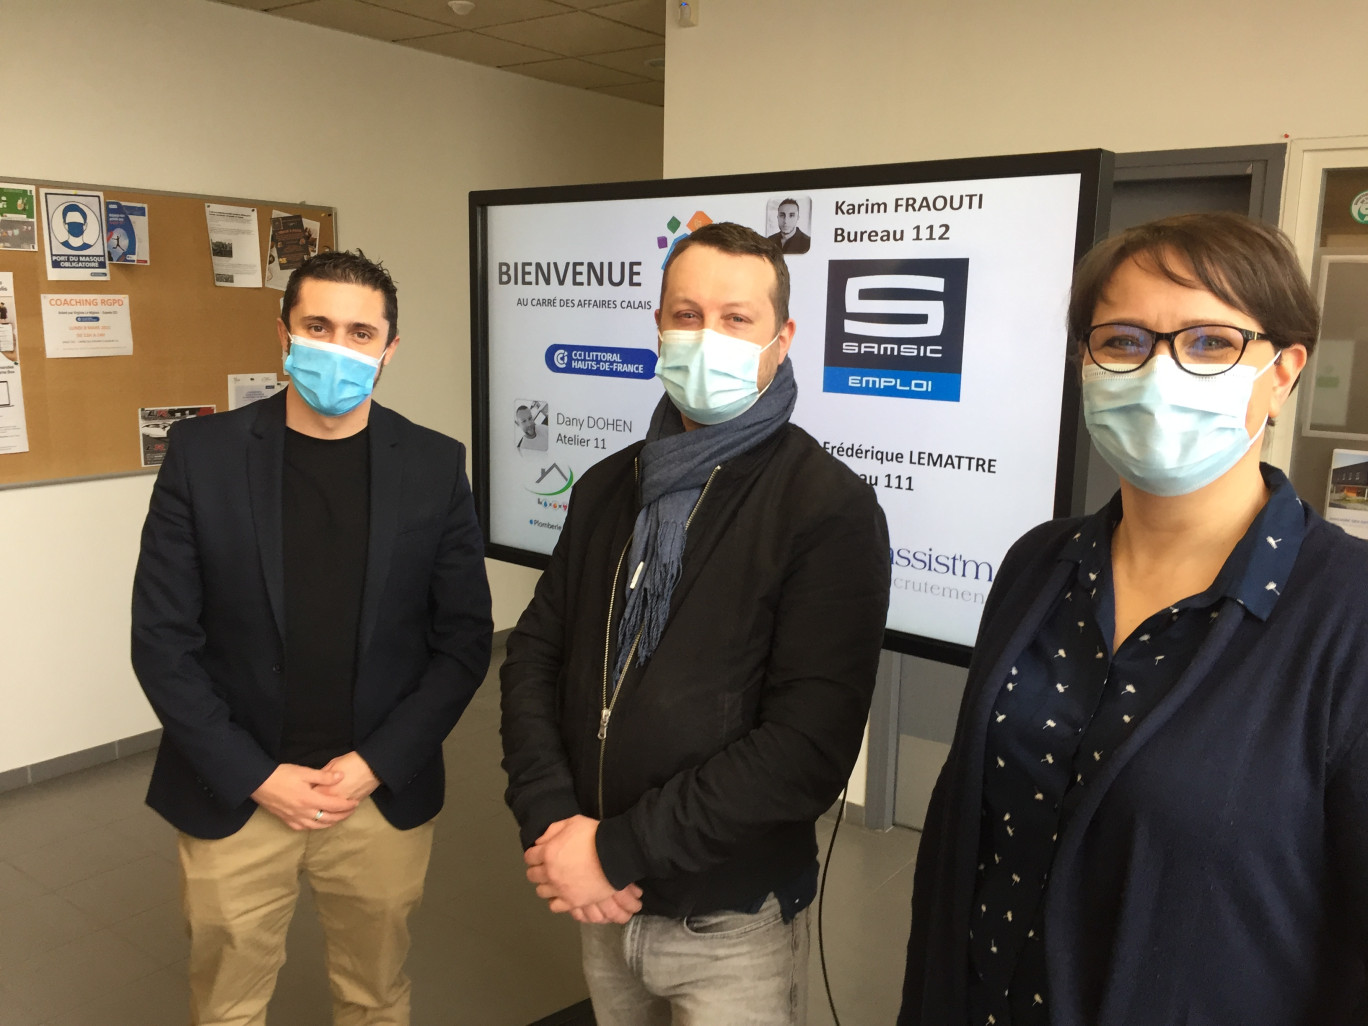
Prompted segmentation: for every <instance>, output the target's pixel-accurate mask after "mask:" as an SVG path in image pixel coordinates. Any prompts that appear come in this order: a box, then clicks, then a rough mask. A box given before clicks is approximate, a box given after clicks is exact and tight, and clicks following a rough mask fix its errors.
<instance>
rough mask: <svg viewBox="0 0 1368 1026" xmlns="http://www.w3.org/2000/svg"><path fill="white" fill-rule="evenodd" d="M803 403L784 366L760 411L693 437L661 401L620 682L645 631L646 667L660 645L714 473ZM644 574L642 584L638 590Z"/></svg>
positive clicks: (621, 632)
mask: <svg viewBox="0 0 1368 1026" xmlns="http://www.w3.org/2000/svg"><path fill="white" fill-rule="evenodd" d="M797 399H798V385H797V383H796V382H795V381H794V380H793V366H792V361H790V360H785V361H784V362H783V363H781V364H780V365H779V370H778V371H777V372H776V373H775V375H774V380H773V381H772V382H770V385H769V387H768V388H767V389H765V392H764V394H763V395H762V396H760V398H759V399H757V400H756V402H755V405H754V406H752V407H751V408H750V409H749V410H747V411H746V412H745V413H743V414H741V415H740V416H738V417H735V418H733V419H732V420H728V421H724V422H723V423H721V424H712V425H707V426H702V427H699V428H696V429H695V430H693V431H685V430H684V422H683V420H682V419H681V418H680V416H679V411H678V410H677V409H675V406H674V403H672V402H670V397H669V396H668V395H663V396H661V397H660V403H659V404H658V405H657V406H656V408H655V413H653V414H652V415H651V427H650V429H649V430H648V431H647V432H646V445H645V446H644V447H643V448H642V450H641V456H640V460H641V512H640V513H638V514H637V519H636V527H635V529H634V534H633V537H632V546H631V551H630V552H629V553H628V559H627V563H626V566H625V568H624V569H625V571H626V573H627V575H628V576H627V584H628V592H627V606H626V608H625V609H624V610H623V612H622V625H621V626H620V627H619V628H618V645H617V658H616V660H615V667H614V671H613V680H614V682H616V681H619V680H621V679H622V671H623V668H624V666H625V665H626V663H627V656H628V653H629V652H630V651H631V648H632V642H633V641H634V640H635V638H636V636H637V631H638V630H639V631H640V632H641V641H640V643H639V644H638V645H637V665H639V666H640V665H644V664H645V662H646V660H648V659H649V658H650V657H651V655H652V653H654V652H655V650H656V646H657V645H658V644H660V636H661V634H662V633H663V632H664V630H665V621H666V619H667V618H668V617H669V613H670V596H671V595H672V594H673V593H674V587H675V583H676V582H677V581H678V580H679V568H680V565H681V564H682V562H683V559H684V530H685V527H686V526H687V524H688V520H689V515H690V514H691V513H692V512H693V509H694V504H695V503H696V502H697V501H698V498H699V496H700V495H701V494H702V493H703V486H704V484H706V483H707V480H708V478H709V476H710V475H711V474H712V472H713V468H714V467H717V466H720V465H721V464H723V463H726V462H727V461H728V460H730V459H733V458H734V457H736V456H739V455H741V454H742V453H743V452H747V451H748V450H750V449H753V448H755V447H756V446H757V445H759V444H760V443H761V442H763V441H764V440H765V439H766V438H768V437H769V436H770V435H772V434H774V432H776V431H778V430H779V429H780V428H781V427H783V426H784V425H785V424H787V423H788V421H789V417H791V416H792V415H793V405H794V403H795V402H796V401H797ZM638 567H642V569H641V573H640V577H639V578H637V580H636V586H635V587H631V584H632V581H633V578H634V577H636V575H637V568H638ZM614 686H616V684H615V685H614Z"/></svg>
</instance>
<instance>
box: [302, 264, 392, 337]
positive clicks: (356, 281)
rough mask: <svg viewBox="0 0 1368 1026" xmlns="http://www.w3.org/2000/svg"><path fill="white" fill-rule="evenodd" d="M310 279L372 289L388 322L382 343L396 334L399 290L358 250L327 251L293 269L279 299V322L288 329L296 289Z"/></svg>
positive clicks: (387, 275) (379, 265)
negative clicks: (382, 299)
mask: <svg viewBox="0 0 1368 1026" xmlns="http://www.w3.org/2000/svg"><path fill="white" fill-rule="evenodd" d="M310 278H313V279H315V280H316V281H340V282H343V283H345V284H347V285H362V286H364V287H365V288H368V289H375V291H376V292H379V293H380V294H381V295H382V296H384V297H385V320H386V321H387V322H388V323H389V337H388V338H386V339H385V344H386V345H388V344H389V343H391V342H393V341H394V336H395V335H397V334H399V289H398V288H397V287H396V286H395V284H394V279H393V278H391V277H390V273H389V271H387V270H385V268H384V266H383V265H382V264H379V263H376V262H375V261H372V260H369V259H367V257H366V254H365V253H364V252H362V251H361V250H359V249H358V250H357V251H356V252H355V253H353V252H352V251H351V250H347V249H330V250H327V251H325V252H323V253H318V254H316V255H315V256H311V257H309V259H308V260H305V261H304V262H303V263H302V264H300V265H299V266H298V267H296V268H295V269H294V273H292V274H291V275H290V280H289V282H287V283H286V285H285V295H284V296H282V297H281V300H280V319H281V320H282V321H284V322H285V327H287V328H288V327H289V326H290V311H291V310H293V309H294V305H295V303H296V302H297V301H298V300H299V286H300V285H301V284H302V283H304V282H306V281H308V280H309V279H310Z"/></svg>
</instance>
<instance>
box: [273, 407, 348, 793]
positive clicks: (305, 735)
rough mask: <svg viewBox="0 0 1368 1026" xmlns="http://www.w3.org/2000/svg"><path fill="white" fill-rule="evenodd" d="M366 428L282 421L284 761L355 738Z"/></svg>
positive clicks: (327, 752) (320, 757)
mask: <svg viewBox="0 0 1368 1026" xmlns="http://www.w3.org/2000/svg"><path fill="white" fill-rule="evenodd" d="M369 442H370V430H369V429H368V428H367V429H363V430H362V431H360V432H359V433H357V434H355V435H352V436H351V437H349V438H340V439H336V440H333V439H322V438H313V437H310V436H309V435H303V434H300V433H299V432H298V431H294V430H291V429H288V428H287V429H286V431H285V474H284V488H283V513H284V531H283V542H284V557H283V558H284V566H283V567H282V569H283V571H284V576H285V731H284V735H283V737H282V739H281V751H280V758H281V760H282V761H283V762H290V763H296V764H298V765H302V766H312V767H314V768H315V769H317V768H319V767H321V766H323V765H324V764H325V763H326V762H327V761H328V760H329V759H331V758H333V757H334V756H337V755H342V754H344V753H346V752H349V751H351V750H352V749H353V748H355V742H354V740H353V738H352V690H353V687H354V686H355V683H356V641H357V631H358V627H359V624H360V620H361V590H362V587H363V586H364V585H365V580H366V553H367V549H368V536H369V531H370V444H369Z"/></svg>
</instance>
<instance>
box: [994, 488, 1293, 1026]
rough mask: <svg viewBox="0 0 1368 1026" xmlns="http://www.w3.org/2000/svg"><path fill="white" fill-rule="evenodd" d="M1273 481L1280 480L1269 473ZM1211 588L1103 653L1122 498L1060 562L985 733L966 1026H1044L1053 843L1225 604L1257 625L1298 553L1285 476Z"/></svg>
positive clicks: (1111, 618)
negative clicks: (1066, 580)
mask: <svg viewBox="0 0 1368 1026" xmlns="http://www.w3.org/2000/svg"><path fill="white" fill-rule="evenodd" d="M1275 474H1276V472H1275ZM1275 474H1269V475H1267V483H1268V484H1269V486H1270V487H1271V488H1273V489H1274V490H1273V494H1272V495H1271V497H1270V498H1269V500H1268V502H1267V503H1266V504H1265V505H1264V508H1263V509H1262V510H1261V511H1260V512H1259V514H1258V516H1257V517H1256V518H1255V520H1254V522H1253V524H1251V525H1250V528H1249V530H1248V531H1247V532H1246V533H1245V535H1244V537H1243V538H1242V539H1241V540H1240V542H1239V544H1237V545H1236V546H1235V549H1234V551H1232V552H1231V554H1230V556H1229V557H1228V558H1227V559H1226V561H1225V564H1224V565H1223V566H1222V567H1221V572H1220V573H1219V574H1218V575H1217V577H1216V580H1215V581H1214V582H1213V583H1212V585H1211V587H1210V588H1208V589H1207V590H1206V591H1204V592H1202V594H1200V595H1194V596H1192V597H1191V598H1186V599H1183V600H1182V601H1181V602H1179V603H1178V604H1177V605H1174V606H1172V607H1170V608H1168V609H1164V610H1161V611H1159V612H1157V613H1155V614H1154V615H1153V616H1151V617H1150V618H1149V619H1147V620H1146V621H1145V622H1144V623H1142V624H1141V625H1140V626H1139V627H1137V628H1136V629H1135V630H1134V631H1133V632H1132V633H1131V635H1130V636H1129V637H1128V638H1126V639H1125V641H1123V642H1122V644H1121V647H1120V648H1119V649H1118V650H1117V651H1116V652H1115V653H1113V652H1112V651H1111V640H1110V639H1111V638H1112V635H1113V633H1114V632H1115V623H1116V616H1115V613H1116V606H1115V596H1114V593H1113V590H1112V576H1111V537H1112V531H1113V529H1114V528H1115V526H1116V524H1117V523H1118V522H1119V521H1120V519H1121V496H1120V493H1118V494H1117V495H1116V496H1115V497H1114V498H1113V499H1112V501H1111V503H1110V504H1109V505H1108V506H1107V507H1105V508H1104V509H1102V510H1100V511H1099V512H1098V513H1096V514H1094V515H1093V516H1091V517H1089V518H1088V519H1087V520H1086V521H1084V522H1083V525H1082V527H1081V528H1080V530H1079V531H1078V533H1077V534H1075V535H1074V536H1073V539H1072V540H1071V541H1070V543H1069V545H1068V546H1067V547H1066V548H1065V550H1064V551H1063V552H1062V553H1061V555H1060V558H1061V559H1063V560H1067V561H1070V562H1073V563H1076V564H1077V567H1078V569H1077V571H1076V573H1075V575H1074V577H1073V578H1072V583H1071V585H1070V586H1069V587H1067V588H1066V590H1065V592H1064V594H1063V595H1062V596H1061V597H1060V599H1059V601H1058V602H1057V603H1056V605H1055V607H1054V609H1053V611H1052V612H1051V613H1050V614H1049V615H1048V616H1047V617H1046V618H1045V621H1044V623H1043V625H1042V627H1041V630H1040V632H1039V634H1038V635H1037V636H1036V638H1035V640H1034V641H1033V642H1032V643H1031V645H1030V646H1029V647H1028V648H1027V650H1026V651H1024V652H1023V653H1021V655H1020V657H1019V658H1018V659H1017V661H1016V665H1014V666H1013V667H1012V668H1011V672H1010V674H1009V675H1008V678H1007V679H1006V680H1005V681H1003V684H1002V690H1001V691H1000V692H999V694H998V699H997V702H996V704H995V706H994V708H993V712H992V720H991V721H990V723H989V724H988V736H987V748H986V752H985V765H984V778H983V820H982V826H981V828H980V834H979V866H978V883H977V887H976V890H975V897H974V907H973V910H972V913H971V925H970V944H969V952H970V955H969V958H970V966H969V1008H970V1023H971V1026H1008V1024H1011V1026H1045V1024H1047V1023H1048V1022H1049V993H1048V991H1047V987H1046V966H1045V946H1044V944H1043V943H1042V936H1043V932H1044V921H1045V893H1046V887H1047V884H1048V882H1049V878H1050V869H1051V866H1052V864H1053V861H1054V852H1055V842H1056V841H1057V839H1058V837H1059V834H1060V832H1061V830H1062V829H1063V826H1064V824H1065V823H1066V822H1067V821H1068V818H1069V815H1070V813H1071V812H1072V810H1073V809H1074V808H1075V807H1076V806H1077V804H1078V801H1079V799H1080V798H1081V797H1082V793H1083V788H1085V787H1087V786H1088V781H1089V779H1090V777H1091V776H1092V775H1093V774H1094V773H1095V772H1096V770H1097V768H1098V767H1099V766H1100V765H1101V764H1102V763H1103V762H1105V760H1106V758H1107V755H1108V753H1109V752H1112V751H1114V750H1115V749H1116V748H1117V746H1118V745H1120V744H1121V743H1122V742H1123V741H1124V740H1125V739H1126V738H1127V737H1128V736H1129V735H1130V733H1131V731H1132V730H1134V729H1135V726H1136V724H1138V723H1139V722H1140V720H1141V719H1142V718H1143V717H1144V716H1145V714H1146V713H1148V712H1149V711H1150V710H1151V709H1153V708H1154V707H1155V706H1156V705H1157V704H1158V703H1159V701H1160V699H1162V698H1163V697H1164V695H1165V694H1166V693H1167V692H1168V690H1169V687H1170V686H1171V684H1172V682H1173V681H1174V680H1175V679H1176V678H1177V676H1178V673H1179V671H1180V670H1181V669H1182V667H1183V666H1185V665H1186V664H1187V662H1188V661H1189V660H1190V659H1191V658H1192V656H1193V655H1194V654H1195V653H1196V651H1197V649H1198V647H1199V646H1200V645H1201V643H1202V641H1203V640H1204V639H1205V638H1206V635H1207V631H1208V629H1209V627H1210V625H1211V623H1212V622H1213V621H1214V620H1215V619H1216V618H1217V617H1218V616H1219V615H1220V614H1219V611H1218V610H1219V607H1220V605H1221V602H1222V599H1224V598H1226V597H1229V598H1233V599H1234V600H1235V601H1237V602H1239V603H1240V604H1241V605H1243V606H1244V607H1245V609H1246V610H1247V611H1248V612H1249V613H1251V614H1253V615H1255V616H1257V617H1259V618H1260V619H1266V618H1267V617H1268V614H1269V613H1270V612H1272V610H1273V606H1274V604H1275V603H1276V602H1277V600H1278V594H1279V591H1280V589H1281V587H1282V584H1283V582H1284V581H1286V579H1287V577H1288V575H1289V574H1290V573H1291V571H1292V564H1293V562H1294V561H1295V559H1296V554H1297V550H1298V549H1299V548H1300V545H1301V537H1302V533H1303V530H1304V519H1303V513H1302V508H1301V501H1300V500H1299V499H1298V498H1297V496H1296V493H1295V492H1294V491H1293V490H1292V486H1291V485H1290V484H1289V483H1288V482H1287V479H1286V478H1285V477H1283V476H1282V475H1281V474H1276V476H1275Z"/></svg>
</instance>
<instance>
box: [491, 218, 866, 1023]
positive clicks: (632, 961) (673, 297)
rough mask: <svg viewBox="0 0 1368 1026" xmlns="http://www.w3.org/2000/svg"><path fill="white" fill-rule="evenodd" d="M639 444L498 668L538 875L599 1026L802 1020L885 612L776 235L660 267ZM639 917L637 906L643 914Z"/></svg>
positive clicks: (592, 488)
mask: <svg viewBox="0 0 1368 1026" xmlns="http://www.w3.org/2000/svg"><path fill="white" fill-rule="evenodd" d="M656 320H657V324H658V326H659V329H660V359H659V362H658V365H657V371H656V373H657V376H659V377H660V378H661V379H662V381H663V382H664V385H665V389H666V393H667V395H666V396H665V397H662V399H661V402H660V405H659V406H658V407H657V408H656V412H655V414H654V416H653V417H652V421H651V427H650V430H649V432H648V434H647V437H646V440H645V442H644V443H638V444H636V445H633V446H631V447H629V448H628V449H626V450H624V451H623V452H621V453H618V454H616V455H614V456H610V457H609V458H607V459H605V460H604V461H603V462H601V463H600V464H598V465H597V466H595V467H594V468H592V469H591V470H590V471H589V472H588V473H587V474H586V475H585V476H584V477H583V478H582V479H581V480H580V481H579V482H577V483H576V485H575V491H574V494H573V498H572V499H571V503H570V509H569V511H568V514H567V517H566V523H565V527H564V530H563V531H562V534H561V537H560V540H559V542H558V544H557V545H556V548H555V551H554V552H553V554H552V556H551V563H550V566H549V567H548V568H547V570H546V572H545V573H544V574H543V575H542V578H541V580H540V582H539V583H538V586H537V590H536V594H535V596H534V598H533V600H532V603H531V604H530V605H529V606H528V608H527V610H526V612H524V614H523V616H522V618H521V620H520V621H519V623H518V626H517V629H516V630H515V631H514V632H513V634H512V636H511V637H510V638H509V641H508V658H507V661H506V662H505V664H504V667H503V674H502V684H503V738H504V753H505V758H504V767H505V769H506V770H507V771H508V776H509V787H508V794H507V797H508V802H509V805H510V806H511V807H512V809H513V812H514V814H515V815H516V817H517V819H518V823H519V826H520V828H521V833H522V840H523V845H524V847H525V848H526V855H525V859H526V862H527V864H528V870H527V875H528V879H529V880H531V881H532V882H533V883H534V884H536V885H537V893H538V894H539V895H540V896H541V897H543V898H544V899H546V900H547V901H548V903H549V905H550V908H551V910H552V911H553V912H569V913H570V914H572V915H573V916H574V917H575V918H576V919H577V920H579V921H580V922H581V923H583V924H584V926H583V927H582V941H583V950H584V967H585V974H586V977H587V979H588V982H589V990H590V994H591V996H592V998H593V1002H594V1013H595V1016H596V1018H597V1020H598V1022H599V1023H600V1026H621V1024H636V1023H658V1022H668V1021H670V1018H671V1014H672V1010H673V1011H674V1012H678V1013H680V1014H687V1015H688V1016H689V1021H695V1022H717V1023H722V1022H739V1021H745V1022H747V1023H756V1024H770V1023H773V1024H784V1026H788V1024H793V1023H801V1022H802V1021H803V1011H804V1008H803V1005H804V1000H805V997H806V982H805V981H806V968H807V967H806V961H807V914H806V909H807V907H808V905H809V903H810V902H811V901H812V899H813V897H814V895H815V890H816V880H817V861H816V854H817V846H816V837H815V830H814V823H815V820H816V818H817V817H818V816H819V815H820V814H821V813H822V812H823V811H825V810H826V809H827V808H828V807H829V806H830V805H831V803H832V802H833V801H834V800H835V798H836V797H837V795H838V794H839V792H840V790H841V788H842V787H843V786H844V784H845V781H846V778H847V776H848V775H849V773H850V770H851V768H852V766H853V764H854V762H855V758H856V756H857V754H858V753H859V748H860V741H861V737H862V735H863V730H864V723H865V719H866V716H867V714H868V710H869V702H870V697H871V694H872V691H873V687H874V676H875V669H876V667H877V664H878V658H879V648H880V644H881V639H882V637H883V624H884V617H885V613H886V609H887V603H888V582H889V562H888V532H887V526H886V524H885V522H884V517H883V513H882V511H881V510H880V508H879V506H878V503H877V501H876V499H875V497H874V493H873V490H872V489H871V488H870V487H869V486H868V485H866V484H864V483H863V482H862V481H860V480H859V479H858V478H857V477H856V476H855V475H854V474H853V473H851V472H850V471H849V470H848V469H847V468H846V467H845V466H843V465H842V464H840V463H839V462H837V461H836V460H835V459H834V458H832V457H831V456H829V455H828V454H827V453H825V452H824V451H823V450H822V449H821V447H820V446H818V445H817V443H816V442H814V441H813V439H812V438H811V437H809V436H808V435H807V434H806V433H805V432H804V431H802V430H801V429H800V428H798V427H796V426H794V425H793V424H791V423H789V417H790V414H791V413H792V410H793V406H794V402H795V399H796V394H797V386H796V385H795V383H794V377H793V369H792V364H791V363H790V362H789V361H788V360H787V359H786V357H787V355H788V351H789V346H790V344H791V342H792V340H793V333H794V323H793V321H792V320H790V319H789V316H788V271H787V268H786V267H785V265H784V258H783V255H782V253H781V252H780V251H779V248H778V246H776V245H775V244H774V243H772V242H770V241H769V240H767V239H765V238H763V237H761V236H759V235H757V234H756V233H754V232H752V231H751V230H750V229H747V228H742V227H740V226H738V225H733V224H714V225H709V226H707V227H705V228H701V229H699V230H698V231H697V232H695V233H694V234H693V235H691V236H689V237H688V238H687V239H685V240H684V241H683V242H681V243H680V244H679V245H678V246H676V247H675V250H674V252H673V254H672V255H671V257H670V259H669V262H668V263H667V265H666V268H665V278H664V282H663V285H662V296H661V304H660V309H659V311H658V312H657V314H656ZM638 913H639V914H638Z"/></svg>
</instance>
